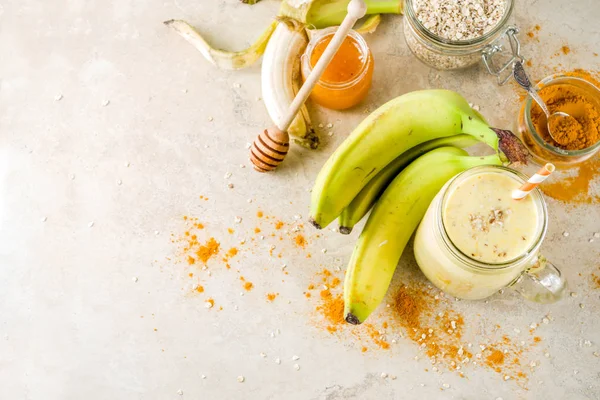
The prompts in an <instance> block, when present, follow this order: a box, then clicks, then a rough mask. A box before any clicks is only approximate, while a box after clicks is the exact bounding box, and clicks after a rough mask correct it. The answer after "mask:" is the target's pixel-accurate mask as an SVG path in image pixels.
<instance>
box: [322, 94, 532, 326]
mask: <svg viewBox="0 0 600 400" xmlns="http://www.w3.org/2000/svg"><path fill="white" fill-rule="evenodd" d="M477 142H483V143H486V144H488V145H489V146H490V147H491V148H492V149H494V150H495V152H494V154H492V155H489V156H485V157H474V156H473V157H471V156H469V155H468V153H467V152H466V151H464V150H462V147H468V146H470V145H472V144H474V143H477ZM526 159H527V152H526V150H525V149H524V147H523V146H522V144H521V143H520V141H519V140H518V139H517V138H516V137H515V136H514V135H513V134H512V133H510V132H508V131H502V130H499V129H494V128H490V127H489V126H488V124H487V122H486V121H485V120H484V118H483V117H482V116H481V115H480V114H479V113H477V112H476V111H474V110H473V109H471V107H470V106H469V103H468V102H467V101H466V100H465V99H464V98H463V97H462V96H461V95H459V94H458V93H455V92H452V91H449V90H423V91H416V92H412V93H408V94H405V95H403V96H400V97H398V98H396V99H394V100H392V101H390V102H388V103H387V104H384V105H383V106H382V107H380V108H379V109H378V110H376V111H375V112H373V113H372V114H371V115H370V116H369V117H367V119H365V120H364V121H363V122H362V123H361V124H360V125H359V126H358V127H357V128H356V129H355V130H354V131H353V132H352V133H351V134H350V136H348V138H347V139H346V140H345V141H344V142H343V143H342V145H341V146H340V147H339V148H338V149H337V150H336V151H335V152H334V153H333V155H332V156H331V157H330V158H329V160H328V161H327V162H326V163H325V165H324V166H323V168H322V169H321V171H320V172H319V175H318V177H317V180H316V182H315V186H314V188H313V191H312V201H311V222H312V224H313V225H315V226H316V227H317V228H319V229H320V228H323V227H325V226H327V225H329V224H330V223H331V222H332V221H333V220H334V219H335V218H337V217H338V216H339V217H340V225H341V226H340V232H342V233H350V231H351V229H352V227H353V226H354V225H355V224H356V223H357V222H358V221H359V220H360V219H361V218H362V217H363V216H364V215H365V214H366V213H367V212H368V211H369V209H371V207H373V205H374V207H373V210H372V211H371V214H370V215H369V218H368V220H367V223H366V225H365V227H364V229H363V231H362V233H361V235H360V237H359V239H358V242H357V244H356V247H355V248H354V252H353V253H352V256H351V259H350V263H349V265H348V270H347V271H346V278H345V282H344V301H345V310H344V313H345V316H344V317H345V319H346V321H347V322H349V323H351V324H360V323H362V322H364V320H365V319H366V318H367V317H368V316H369V315H370V314H371V313H372V312H373V311H374V310H375V309H376V308H377V306H378V305H379V304H380V303H381V301H382V300H383V298H384V297H385V294H386V292H387V290H388V287H389V285H390V282H391V280H392V276H393V274H394V271H395V270H396V266H397V264H398V261H399V260H400V256H401V255H402V252H403V251H404V248H405V246H406V244H407V242H408V240H409V239H410V237H411V236H412V234H413V232H414V231H415V229H416V228H417V226H418V224H419V222H420V221H421V219H422V218H423V216H424V215H425V212H426V211H427V208H428V207H429V204H430V203H431V201H432V200H433V198H434V197H435V195H436V194H437V193H438V192H439V190H440V189H441V188H442V186H443V185H444V184H445V183H446V182H447V181H448V180H449V179H450V178H452V177H453V176H454V175H456V174H458V173H460V172H462V171H464V170H466V169H468V168H471V167H474V166H478V165H502V164H504V163H517V162H519V163H525V162H526Z"/></svg>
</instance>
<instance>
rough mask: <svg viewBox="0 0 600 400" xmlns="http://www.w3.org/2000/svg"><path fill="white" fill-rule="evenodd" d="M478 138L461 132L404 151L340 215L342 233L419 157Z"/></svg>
mask: <svg viewBox="0 0 600 400" xmlns="http://www.w3.org/2000/svg"><path fill="white" fill-rule="evenodd" d="M477 143H478V140H477V139H475V138H474V137H473V136H471V135H466V134H461V135H455V136H450V137H447V138H440V139H434V140H430V141H428V142H425V143H421V144H420V145H418V146H415V147H413V148H412V149H410V150H408V151H406V152H404V153H402V154H401V155H400V156H399V157H397V158H396V159H395V160H394V161H392V162H391V163H389V164H388V165H387V167H385V168H384V169H382V170H381V171H380V172H379V173H378V174H377V175H375V177H374V178H373V179H371V180H370V181H369V183H367V184H366V185H365V187H364V188H363V189H362V190H361V191H360V193H359V194H358V195H356V197H355V198H354V200H352V202H351V203H350V204H348V206H347V207H346V208H344V211H342V214H341V215H340V217H339V223H340V229H339V231H340V233H343V234H344V235H348V234H349V233H350V232H352V228H354V225H356V224H357V223H358V222H359V221H360V220H361V219H362V218H363V217H364V216H365V214H366V213H367V212H369V210H370V209H371V207H372V206H373V204H375V201H376V200H377V198H379V196H380V195H381V193H383V191H384V190H385V188H386V187H387V185H389V183H390V182H391V181H392V180H393V179H394V178H395V177H396V175H398V173H399V172H400V171H402V169H404V167H406V166H407V165H408V164H410V163H411V162H413V161H414V160H415V159H416V158H417V157H419V156H421V155H423V154H425V153H427V152H428V151H431V150H433V149H436V148H438V147H442V146H454V147H460V148H465V147H469V146H473V145H474V144H477Z"/></svg>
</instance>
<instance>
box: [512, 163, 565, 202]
mask: <svg viewBox="0 0 600 400" xmlns="http://www.w3.org/2000/svg"><path fill="white" fill-rule="evenodd" d="M555 169H556V167H555V166H554V164H550V163H548V164H546V165H544V166H543V167H542V168H540V170H539V171H538V172H536V173H535V175H533V176H532V177H531V178H529V179H528V180H527V182H525V183H524V184H523V186H521V187H520V188H518V189H517V190H514V191H513V192H512V198H513V199H515V200H521V199H522V198H524V197H525V196H527V195H528V194H529V193H531V191H532V190H533V189H535V188H536V187H537V186H538V185H539V184H540V183H542V182H544V181H545V180H546V178H548V177H549V176H550V174H551V173H553V172H554V170H555Z"/></svg>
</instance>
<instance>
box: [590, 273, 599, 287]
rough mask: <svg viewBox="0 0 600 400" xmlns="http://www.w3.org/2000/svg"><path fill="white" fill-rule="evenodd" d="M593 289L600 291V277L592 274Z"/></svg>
mask: <svg viewBox="0 0 600 400" xmlns="http://www.w3.org/2000/svg"><path fill="white" fill-rule="evenodd" d="M591 278H592V289H600V275H596V274H595V273H593V272H592V276H591Z"/></svg>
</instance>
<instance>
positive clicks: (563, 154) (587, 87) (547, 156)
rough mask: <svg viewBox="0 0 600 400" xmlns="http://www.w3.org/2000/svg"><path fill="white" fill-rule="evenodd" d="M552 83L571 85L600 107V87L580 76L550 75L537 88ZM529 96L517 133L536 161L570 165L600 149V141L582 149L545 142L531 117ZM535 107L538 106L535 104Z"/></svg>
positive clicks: (539, 88) (522, 108)
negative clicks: (570, 148) (567, 148)
mask: <svg viewBox="0 0 600 400" xmlns="http://www.w3.org/2000/svg"><path fill="white" fill-rule="evenodd" d="M552 85H572V86H575V87H577V88H579V89H581V90H583V91H585V92H586V93H587V94H588V98H589V99H595V101H596V103H597V104H598V107H600V89H599V88H597V87H596V86H595V85H593V84H592V83H590V82H588V81H586V80H585V79H582V78H577V77H573V76H565V75H552V76H549V77H547V78H544V79H543V80H542V81H540V83H538V85H537V86H538V90H541V89H543V88H545V87H548V86H552ZM534 104H535V103H534V102H533V100H532V99H531V96H527V98H526V100H525V101H524V102H523V105H522V106H521V110H520V112H519V120H518V124H519V133H520V134H521V139H522V140H523V143H524V144H525V146H526V147H527V149H528V150H529V153H530V154H531V155H532V157H533V158H534V160H535V161H536V162H537V163H540V164H544V163H546V162H552V163H554V164H557V165H560V166H565V167H567V166H570V165H573V164H577V163H580V162H582V161H585V160H587V159H588V158H590V157H592V156H593V155H594V154H596V153H598V151H599V150H600V142H598V143H596V144H595V145H593V146H590V147H588V148H586V149H582V150H565V149H561V148H560V147H555V146H553V145H552V144H550V143H548V142H546V141H545V140H544V139H543V138H542V136H541V135H540V134H539V133H538V132H537V130H536V128H535V124H534V123H533V120H532V118H531V108H532V107H533V106H534ZM536 107H539V106H537V105H536Z"/></svg>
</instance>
